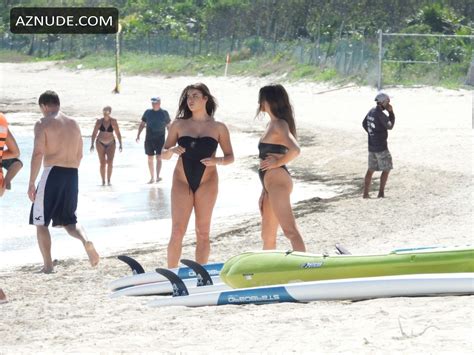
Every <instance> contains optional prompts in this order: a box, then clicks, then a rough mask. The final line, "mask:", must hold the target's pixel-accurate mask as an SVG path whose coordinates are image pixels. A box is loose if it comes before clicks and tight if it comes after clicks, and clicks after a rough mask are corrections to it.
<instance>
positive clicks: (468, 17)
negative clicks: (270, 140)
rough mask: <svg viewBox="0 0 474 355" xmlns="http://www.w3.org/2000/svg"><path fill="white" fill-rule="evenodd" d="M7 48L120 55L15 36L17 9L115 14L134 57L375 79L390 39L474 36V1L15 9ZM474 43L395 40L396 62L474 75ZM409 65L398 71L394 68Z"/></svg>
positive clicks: (189, 2)
mask: <svg viewBox="0 0 474 355" xmlns="http://www.w3.org/2000/svg"><path fill="white" fill-rule="evenodd" d="M4 2H5V3H6V5H7V6H5V7H3V8H2V9H1V10H0V11H1V19H2V22H1V23H0V33H3V35H2V38H1V42H0V46H1V47H2V48H4V49H5V48H6V49H14V50H18V51H21V52H23V53H27V54H29V55H34V56H37V57H44V56H52V55H55V56H56V57H64V58H68V57H83V56H86V55H88V54H91V53H96V52H98V51H101V50H106V51H112V50H113V49H114V40H115V38H114V36H111V35H109V36H106V35H35V36H33V35H12V34H11V33H9V31H8V26H9V10H10V9H11V8H12V7H15V6H68V7H71V6H78V7H82V6H114V7H117V8H118V9H119V12H120V22H121V25H122V28H123V32H122V46H123V50H124V51H129V52H146V53H148V54H158V55H160V54H174V55H180V56H185V57H188V56H201V55H204V56H208V55H209V56H213V55H214V56H215V55H223V54H225V53H227V52H230V53H232V57H233V60H246V59H249V58H252V57H254V56H257V55H267V56H268V57H269V58H273V59H274V60H283V59H284V60H289V59H291V60H294V61H296V62H298V63H300V64H304V65H312V66H318V67H319V68H322V69H324V68H327V67H331V68H334V69H335V70H336V71H337V72H338V73H340V74H343V75H346V76H347V75H360V73H365V74H367V73H368V72H369V71H370V69H369V67H371V66H373V61H374V59H375V58H376V56H377V30H379V29H381V30H382V31H383V32H404V33H431V34H450V35H471V34H473V33H474V31H473V27H474V1H457V0H444V1H443V0H437V1H436V0H350V1H349V0H176V1H172V0H155V1H153V0H136V1H127V0H107V1H106V0H69V1H66V0H56V1H53V0H21V1H19V0H10V1H9V0H5V1H4ZM473 42H474V41H473V40H472V39H455V40H443V41H439V40H438V39H437V38H431V39H427V40H425V39H423V40H419V39H414V38H411V39H399V40H391V41H390V42H388V43H387V47H386V48H385V50H386V53H385V57H386V58H387V59H397V58H402V59H403V60H418V61H423V60H424V61H433V60H437V61H441V62H443V63H450V64H455V63H458V64H459V65H460V68H461V69H459V70H461V71H464V74H465V73H466V72H467V69H468V67H469V63H470V62H471V59H472V47H473ZM392 67H393V68H396V71H400V68H404V66H389V67H388V68H389V69H390V68H392Z"/></svg>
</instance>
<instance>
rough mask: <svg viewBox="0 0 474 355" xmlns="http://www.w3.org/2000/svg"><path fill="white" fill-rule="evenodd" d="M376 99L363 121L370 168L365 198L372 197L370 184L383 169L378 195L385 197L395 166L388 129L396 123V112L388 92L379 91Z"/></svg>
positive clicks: (366, 179) (365, 186)
mask: <svg viewBox="0 0 474 355" xmlns="http://www.w3.org/2000/svg"><path fill="white" fill-rule="evenodd" d="M375 101H376V103H377V106H375V107H374V108H372V109H371V110H370V111H369V113H368V114H367V116H365V118H364V121H362V127H364V129H365V131H366V132H367V134H368V138H369V168H368V169H367V173H366V174H365V182H364V195H363V197H364V198H369V197H370V196H369V190H370V184H371V182H372V175H373V173H374V172H375V171H382V175H381V176H380V188H379V194H378V197H385V196H384V190H385V184H386V183H387V179H388V174H389V173H390V170H392V168H393V166H392V156H391V155H390V152H389V150H388V146H387V138H388V130H389V129H393V126H394V125H395V114H394V113H393V108H392V105H390V98H389V97H388V95H387V94H385V93H379V94H378V95H377V96H376V97H375ZM384 110H387V112H388V116H387V115H386V114H385V113H384V112H383V111H384Z"/></svg>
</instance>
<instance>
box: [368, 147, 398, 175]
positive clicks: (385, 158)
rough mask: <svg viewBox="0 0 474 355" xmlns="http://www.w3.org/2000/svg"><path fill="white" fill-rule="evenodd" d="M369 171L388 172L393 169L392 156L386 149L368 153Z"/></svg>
mask: <svg viewBox="0 0 474 355" xmlns="http://www.w3.org/2000/svg"><path fill="white" fill-rule="evenodd" d="M369 169H370V170H373V171H388V170H392V169H393V164H392V155H391V154H390V152H389V151H388V149H386V150H384V151H382V152H369Z"/></svg>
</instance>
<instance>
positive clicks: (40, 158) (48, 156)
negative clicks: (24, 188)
mask: <svg viewBox="0 0 474 355" xmlns="http://www.w3.org/2000/svg"><path fill="white" fill-rule="evenodd" d="M38 103H39V106H40V110H41V112H42V113H43V118H41V119H40V120H39V121H38V122H37V123H36V124H35V142H34V147H33V153H32V156H31V171H30V181H29V186H28V197H29V198H30V200H31V201H32V202H33V205H32V207H31V213H30V224H33V225H35V226H36V232H37V238H38V244H39V248H40V251H41V254H42V256H43V261H44V266H43V269H42V270H41V271H42V272H44V273H51V272H53V271H54V268H53V260H52V258H51V235H50V234H49V229H48V226H49V223H50V222H51V220H52V221H53V227H56V226H57V227H64V228H65V229H66V232H67V233H68V234H69V235H70V236H72V237H74V238H77V239H79V240H80V241H81V242H82V244H83V245H84V248H85V250H86V253H87V255H88V257H89V261H90V263H91V265H92V266H96V265H97V264H98V263H99V254H97V252H96V250H95V248H94V245H93V244H92V242H90V241H88V240H87V238H86V235H85V232H84V229H83V228H82V227H80V226H79V225H78V224H77V218H76V208H77V195H78V168H79V164H80V163H81V159H82V137H81V131H80V129H79V125H78V124H77V123H76V121H74V120H73V119H72V118H70V117H67V116H66V115H64V114H63V113H62V112H61V111H60V110H59V106H60V102H59V97H58V94H56V93H55V92H54V91H49V90H48V91H45V92H44V93H43V94H41V96H40V97H39V100H38ZM46 137H47V139H46ZM41 162H43V175H42V176H41V180H40V181H39V183H38V186H37V187H35V182H36V178H37V176H38V174H39V171H40V168H41Z"/></svg>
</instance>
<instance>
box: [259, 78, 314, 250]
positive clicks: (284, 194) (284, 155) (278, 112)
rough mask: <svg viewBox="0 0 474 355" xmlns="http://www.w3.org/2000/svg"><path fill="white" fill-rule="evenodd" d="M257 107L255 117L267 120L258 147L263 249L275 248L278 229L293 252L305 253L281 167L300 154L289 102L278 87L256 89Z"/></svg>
mask: <svg viewBox="0 0 474 355" xmlns="http://www.w3.org/2000/svg"><path fill="white" fill-rule="evenodd" d="M258 104H259V108H258V110H257V115H259V114H260V113H262V112H265V113H266V114H267V115H268V117H269V118H270V122H269V123H268V126H267V129H266V130H265V132H264V133H263V135H262V137H261V138H260V142H259V144H258V150H259V158H260V169H259V171H258V172H259V176H260V180H261V182H262V194H261V196H260V200H259V207H260V213H261V216H262V234H261V235H262V240H263V249H275V248H276V237H277V230H278V225H280V226H281V229H282V230H283V233H284V234H285V236H286V237H287V238H288V239H289V240H290V243H291V246H292V248H293V250H296V251H306V247H305V244H304V241H303V238H302V237H301V234H300V232H299V230H298V226H297V225H296V220H295V216H294V215H293V210H292V209H291V202H290V194H291V191H292V190H293V181H292V179H291V176H290V173H289V172H288V170H287V168H286V166H285V164H287V163H289V162H290V161H292V160H293V159H295V158H296V157H297V156H298V155H299V154H300V147H299V146H298V142H297V141H296V127H295V119H294V116H293V109H292V107H291V104H290V99H289V97H288V94H287V92H286V90H285V88H284V87H283V86H282V85H278V84H275V85H268V86H264V87H262V88H261V89H260V93H259V97H258Z"/></svg>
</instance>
